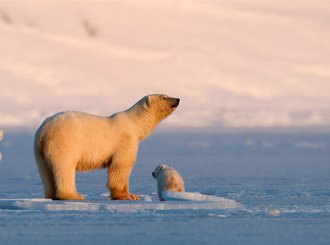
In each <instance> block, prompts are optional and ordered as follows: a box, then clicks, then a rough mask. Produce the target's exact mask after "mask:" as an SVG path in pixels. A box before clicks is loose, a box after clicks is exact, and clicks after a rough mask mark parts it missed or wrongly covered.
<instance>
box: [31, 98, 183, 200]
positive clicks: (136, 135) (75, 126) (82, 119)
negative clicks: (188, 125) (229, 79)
mask: <svg viewBox="0 0 330 245" xmlns="http://www.w3.org/2000/svg"><path fill="white" fill-rule="evenodd" d="M179 102H180V99H178V98H172V97H169V96H167V95H163V94H153V95H148V96H145V97H143V98H142V99H141V100H139V101H138V102H137V103H136V104H134V105H133V106H132V107H131V108H129V109H127V110H126V111H122V112H119V113H116V114H113V115H112V116H110V117H101V116H95V115H91V114H87V113H83V112H61V113H58V114H56V115H54V116H51V117H49V118H47V119H46V120H45V121H44V122H43V123H42V124H41V126H40V127H39V129H38V130H37V132H36V134H35V142H34V150H35V157H36V161H37V165H38V168H39V173H40V176H41V179H42V182H43V185H44V191H45V196H46V197H47V198H51V199H57V200H83V199H84V197H83V196H82V195H81V194H80V193H78V192H77V191H76V185H75V175H76V171H90V170H95V169H102V168H108V182H107V187H108V188H109V190H110V192H111V196H110V197H111V198H112V199H114V200H138V199H140V197H139V196H138V195H134V194H132V193H130V191H129V177H130V174H131V171H132V169H133V167H134V164H135V160H136V156H137V152H138V147H139V142H141V141H142V140H144V139H145V138H146V137H147V136H148V135H149V134H150V133H151V131H152V130H153V129H154V128H155V127H156V126H157V124H158V123H159V122H160V121H161V120H163V119H164V118H166V117H167V116H168V115H170V114H171V113H172V112H173V111H174V110H175V109H176V108H177V107H178V105H179Z"/></svg>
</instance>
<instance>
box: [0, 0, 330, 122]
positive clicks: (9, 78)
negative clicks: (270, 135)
mask: <svg viewBox="0 0 330 245" xmlns="http://www.w3.org/2000/svg"><path fill="white" fill-rule="evenodd" d="M329 11H330V2H329V1H299V2H297V1H256V2H251V1H196V0H191V1H180V3H175V4H174V3H173V2H172V1H144V0H143V1H93V2H89V1H0V36H1V38H0V53H1V56H0V82H1V89H0V104H1V109H0V110H1V111H0V112H1V117H0V127H30V128H31V127H36V126H37V125H39V124H40V123H41V121H42V120H43V119H44V118H45V117H47V116H50V115H52V114H54V113H57V112H59V111H63V110H82V111H86V112H90V113H95V114H100V115H110V114H112V113H114V112H117V111H120V110H123V109H126V108H127V107H128V106H130V105H131V104H132V103H133V102H135V101H137V100H138V99H140V98H141V97H142V96H144V95H146V94H149V93H155V92H156V93H159V92H161V93H168V94H172V95H173V96H176V97H180V98H181V99H182V103H181V105H180V108H179V110H178V111H176V113H175V115H174V116H173V117H171V118H168V120H166V121H165V122H164V124H165V125H168V126H175V127H219V125H220V126H224V127H227V126H229V127H240V126H248V127H253V126H329V125H330V113H329V111H330V110H329V105H330V97H329V95H328V91H330V83H329V82H328V81H329V78H330V60H329V55H328V54H329V52H330V42H328V41H327V40H329V39H330V32H329V27H328V23H329V22H330V17H329ZM91 33H93V34H91ZM36 94H37V95H38V96H35V95H36ZM197 114H198V117H196V115H197Z"/></svg>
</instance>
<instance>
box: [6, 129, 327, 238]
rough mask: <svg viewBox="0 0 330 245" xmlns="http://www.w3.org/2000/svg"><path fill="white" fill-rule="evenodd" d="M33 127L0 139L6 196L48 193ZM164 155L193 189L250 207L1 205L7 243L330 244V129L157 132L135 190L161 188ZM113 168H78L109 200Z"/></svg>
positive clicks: (144, 149)
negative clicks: (157, 173) (155, 174)
mask: <svg viewBox="0 0 330 245" xmlns="http://www.w3.org/2000/svg"><path fill="white" fill-rule="evenodd" d="M32 142H33V136H32V134H29V133H16V134H15V133H7V134H6V135H5V137H4V139H3V140H2V142H1V143H0V147H1V148H0V151H1V152H2V155H3V159H2V161H1V162H0V199H8V198H42V197H43V190H42V186H41V182H40V179H39V175H38V172H37V168H36V165H35V163H34V158H33V151H32ZM160 163H166V164H168V165H172V166H174V167H175V168H176V169H177V170H178V171H179V172H180V173H181V175H182V176H183V177H184V179H185V183H186V189H187V191H189V192H200V193H204V194H210V195H217V196H222V197H226V198H229V199H233V200H236V201H237V202H240V203H241V204H243V205H244V206H245V209H223V210H219V209H217V210H198V209H197V210H162V211H161V210H152V209H151V210H144V211H139V210H135V211H134V210H131V211H129V212H119V211H118V212H116V211H111V212H110V211H104V210H103V211H92V210H87V211H64V210H62V211H47V210H8V209H0V244H45V243H47V244H55V243H59V242H61V243H66V244H92V243H95V244H96V243H102V244H104V243H110V244H130V243H134V244H204V243H205V244H330V233H329V231H330V134H329V133H308V132H306V133H302V132H300V133H247V132H245V133H243V132H242V133H216V134H212V133H189V134H187V133H185V134H184V133H175V134H174V133H172V134H168V133H155V134H153V135H152V136H151V137H150V138H148V139H147V140H146V141H145V142H143V143H142V144H141V146H140V151H139V156H138V159H137V163H136V166H135V169H134V171H133V173H132V176H131V191H132V192H135V193H137V194H147V195H155V192H156V182H155V180H154V179H153V178H152V176H151V172H152V171H153V170H154V168H155V167H156V166H157V165H158V164H160ZM105 184H106V171H105V170H104V171H94V172H90V173H84V174H79V175H78V176H77V186H78V190H79V191H80V192H81V193H82V194H84V195H86V196H87V199H100V198H103V199H104V200H103V201H107V197H105V195H104V193H106V192H107V189H106V187H105Z"/></svg>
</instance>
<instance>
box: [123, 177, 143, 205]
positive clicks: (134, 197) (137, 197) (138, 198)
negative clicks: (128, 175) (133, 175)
mask: <svg viewBox="0 0 330 245" xmlns="http://www.w3.org/2000/svg"><path fill="white" fill-rule="evenodd" d="M124 192H126V193H128V195H129V196H130V198H131V200H140V199H141V197H140V196H139V195H135V194H132V193H130V191H129V180H128V181H127V183H126V185H125V187H124Z"/></svg>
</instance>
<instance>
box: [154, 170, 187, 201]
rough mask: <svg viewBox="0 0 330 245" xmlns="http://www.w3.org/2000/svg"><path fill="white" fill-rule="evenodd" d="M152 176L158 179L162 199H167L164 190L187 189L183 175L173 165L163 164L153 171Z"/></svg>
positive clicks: (178, 190)
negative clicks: (164, 196)
mask: <svg viewBox="0 0 330 245" xmlns="http://www.w3.org/2000/svg"><path fill="white" fill-rule="evenodd" d="M152 176H153V177H154V178H155V179H157V192H158V197H159V199H160V200H161V201H165V200H164V198H163V196H162V191H175V192H184V191H185V187H184V181H183V179H182V177H181V175H180V174H179V173H178V172H177V171H176V170H175V169H174V168H172V167H169V166H167V165H165V164H161V165H159V166H158V167H157V168H156V169H155V171H154V172H152Z"/></svg>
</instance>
